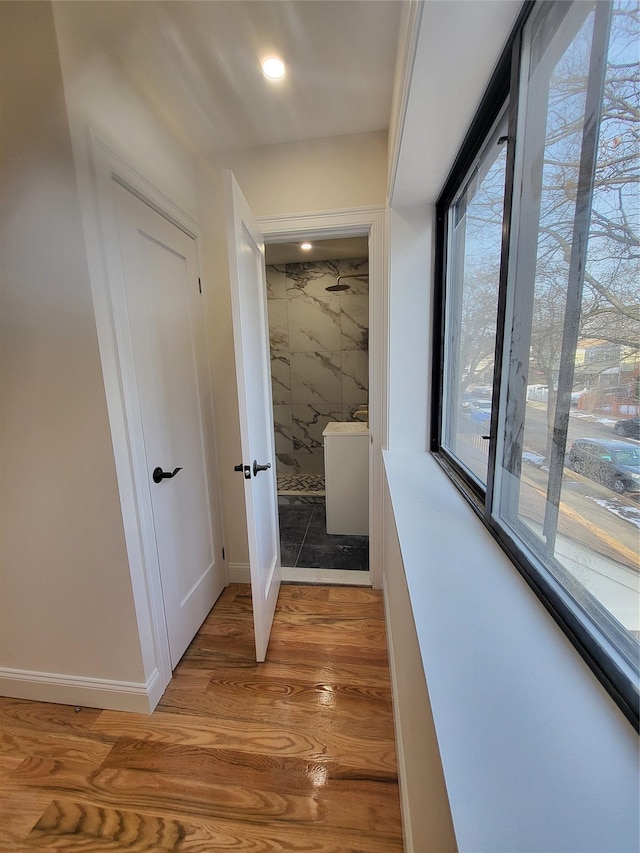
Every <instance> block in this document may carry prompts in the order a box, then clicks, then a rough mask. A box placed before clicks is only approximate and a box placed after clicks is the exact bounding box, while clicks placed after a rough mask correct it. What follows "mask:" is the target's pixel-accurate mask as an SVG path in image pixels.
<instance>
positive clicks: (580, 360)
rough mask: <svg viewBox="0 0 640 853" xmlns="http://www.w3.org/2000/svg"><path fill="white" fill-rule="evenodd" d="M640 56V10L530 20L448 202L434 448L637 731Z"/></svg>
mask: <svg viewBox="0 0 640 853" xmlns="http://www.w3.org/2000/svg"><path fill="white" fill-rule="evenodd" d="M639 43H640V0H614V2H604V0H600V1H599V2H593V1H592V2H587V0H576V2H552V0H544V2H543V0H540V2H537V3H536V4H535V5H531V6H529V7H528V8H526V9H523V12H522V16H521V18H520V20H519V22H518V24H517V26H516V29H515V31H514V33H513V34H512V39H511V43H510V48H509V52H506V53H505V54H504V55H503V57H502V58H501V60H500V62H499V64H498V67H497V70H496V73H495V74H494V76H493V78H492V80H491V82H490V84H489V88H488V89H487V93H486V95H485V98H484V99H483V103H482V105H481V107H480V110H479V112H478V115H477V116H476V118H475V119H474V123H473V125H472V128H471V131H470V133H469V135H468V136H467V139H466V140H465V143H464V145H463V148H462V150H461V151H460V153H459V155H458V158H457V160H456V163H455V165H454V168H453V170H452V174H451V177H450V178H449V180H448V181H447V183H446V185H445V187H444V188H443V191H442V195H441V197H440V200H439V201H438V204H437V227H438V269H439V270H441V273H440V282H441V287H442V291H441V296H440V298H441V299H442V302H443V310H442V312H440V313H439V316H438V322H439V323H441V324H442V328H439V327H438V325H436V326H435V328H434V340H435V344H436V345H435V350H434V363H435V365H436V369H435V370H434V381H435V383H436V385H439V390H440V396H439V400H438V402H439V404H440V408H439V409H438V415H439V417H437V418H434V420H436V421H437V422H438V429H439V432H437V433H436V434H434V436H433V437H432V440H433V445H432V446H435V447H436V448H437V450H438V458H440V459H441V460H443V462H444V463H445V467H446V470H447V471H448V472H449V473H450V475H451V476H452V478H453V479H454V481H455V482H456V483H457V484H458V486H459V487H460V488H461V489H462V491H463V492H464V493H465V494H466V495H467V497H470V498H471V501H470V502H471V504H472V506H474V507H475V508H476V510H477V511H478V513H479V514H482V517H483V520H484V522H485V524H486V525H487V527H488V528H489V529H490V530H491V532H492V533H493V535H494V536H495V537H496V539H497V540H498V541H499V542H500V543H501V545H502V546H503V548H504V549H505V550H506V551H507V552H508V553H509V555H510V556H511V557H512V559H513V561H514V563H515V565H516V566H517V567H518V568H519V569H520V571H521V572H522V573H523V574H524V575H525V576H526V578H527V580H528V581H529V582H530V583H531V585H532V586H533V588H534V589H535V590H536V592H537V594H538V595H539V597H540V598H541V600H542V601H543V602H544V603H545V605H546V606H547V607H548V608H549V610H550V612H551V613H552V614H553V615H554V617H555V618H556V619H558V621H559V622H560V624H561V625H563V627H564V628H565V630H566V631H567V634H568V636H569V637H570V638H571V640H572V642H574V644H575V645H576V647H577V648H578V649H579V651H580V652H581V654H582V655H583V657H584V658H585V660H587V661H588V662H589V663H590V665H591V666H592V667H593V669H594V671H595V672H596V673H597V675H598V677H599V678H600V679H601V681H602V683H603V684H604V685H605V687H606V688H607V689H608V690H609V691H610V692H611V695H612V696H614V698H615V699H616V701H618V703H619V705H620V707H621V708H622V709H623V710H624V712H625V714H626V715H627V716H628V717H629V719H630V720H632V721H633V722H634V724H635V725H636V726H637V725H638V723H639V716H640V713H639V691H640V684H639V682H640V644H639V639H640V559H639V554H638V550H639V549H638V544H639V533H638V531H639V529H640V132H639V131H640V113H639V110H638V105H639V104H640V64H639V51H638V46H639ZM514 86H516V87H517V88H516V89H514V88H513V87H514ZM506 97H508V99H509V101H510V103H511V107H510V108H509V111H508V115H507V107H505V106H503V101H504V99H505V98H506ZM501 109H502V112H500V110H501ZM488 127H491V128H492V129H491V130H490V131H488V132H487V128H488ZM505 142H506V144H505ZM470 163H472V165H471V167H469V164H470Z"/></svg>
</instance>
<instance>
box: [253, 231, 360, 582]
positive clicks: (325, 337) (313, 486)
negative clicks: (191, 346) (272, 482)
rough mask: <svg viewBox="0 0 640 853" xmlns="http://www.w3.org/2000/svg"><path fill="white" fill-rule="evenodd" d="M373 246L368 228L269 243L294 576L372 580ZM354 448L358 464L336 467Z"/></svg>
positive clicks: (285, 543)
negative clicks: (363, 231)
mask: <svg viewBox="0 0 640 853" xmlns="http://www.w3.org/2000/svg"><path fill="white" fill-rule="evenodd" d="M368 250H369V249H368V238H367V237H366V236H358V237H348V238H347V237H345V238H337V239H334V238H330V239H318V240H316V239H313V238H308V239H305V240H295V241H291V242H287V243H277V244H273V243H272V244H267V246H266V265H267V305H268V313H269V337H270V355H271V376H272V392H273V424H274V438H275V450H276V472H277V487H278V511H279V517H280V547H281V557H282V566H283V577H286V578H287V579H289V580H300V581H313V582H319V581H325V582H326V581H327V580H328V581H330V582H344V583H363V584H367V585H369V584H370V583H371V581H370V575H369V525H368V520H369V505H368V504H369V494H368V491H369V489H368V469H369V464H368V454H369V446H370V445H369V430H368V427H369V423H368V420H369V418H368V404H369V346H368V345H369V257H368ZM341 424H348V427H346V429H347V435H346V437H343V433H342V432H341V430H342V429H343V428H342V427H341V426H340V425H341ZM329 425H331V426H329ZM344 442H346V443H347V444H348V445H349V446H348V448H346V454H347V457H346V460H345V462H343V463H340V465H339V468H338V469H336V467H335V462H332V461H331V460H332V458H335V454H336V453H339V454H341V453H343V452H344V449H343V446H342V445H343V443H344ZM325 447H328V456H327V458H328V460H329V466H330V467H329V471H328V472H327V473H328V481H327V480H326V479H325V470H326V466H325ZM354 451H355V452H354ZM356 457H357V458H359V459H360V462H359V463H358V464H356V465H355V467H354V469H353V472H351V471H349V472H348V473H347V476H346V477H345V478H342V477H340V475H339V473H335V472H336V471H340V469H341V468H342V467H344V466H345V465H346V467H347V468H348V467H349V466H350V465H351V462H352V461H353V460H354V459H355V458H356ZM327 486H329V492H328V493H327ZM327 508H328V510H329V514H328V516H327Z"/></svg>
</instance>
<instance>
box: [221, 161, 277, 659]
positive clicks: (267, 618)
mask: <svg viewBox="0 0 640 853" xmlns="http://www.w3.org/2000/svg"><path fill="white" fill-rule="evenodd" d="M225 181H226V185H225V189H226V199H227V243H228V248H229V273H230V279H231V294H232V303H231V304H232V308H233V335H234V343H235V356H236V374H237V381H238V406H239V412H240V437H241V443H242V460H234V461H236V463H237V465H238V467H240V469H241V470H240V471H238V476H242V477H243V478H244V490H245V507H246V515H247V531H248V538H249V564H250V571H251V599H252V604H253V621H254V627H255V638H256V659H257V660H259V661H263V660H265V658H266V654H267V646H268V644H269V635H270V633H271V625H272V623H273V615H274V612H275V607H276V603H277V600H278V591H279V589H280V578H281V567H280V539H279V535H278V496H277V488H276V464H275V463H276V457H275V446H274V440H273V418H272V404H271V369H270V360H269V323H268V319H267V292H266V273H265V265H264V240H263V237H262V233H261V232H260V228H259V227H258V225H257V223H256V220H255V218H254V216H253V214H252V212H251V210H250V208H249V205H248V204H247V201H246V199H245V197H244V195H243V194H242V191H241V190H240V187H239V186H238V183H237V182H236V179H235V178H234V176H233V174H232V173H231V172H227V173H226V175H225Z"/></svg>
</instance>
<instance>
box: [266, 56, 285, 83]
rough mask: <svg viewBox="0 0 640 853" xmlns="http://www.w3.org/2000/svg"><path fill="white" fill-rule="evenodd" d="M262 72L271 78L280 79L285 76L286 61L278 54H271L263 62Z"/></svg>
mask: <svg viewBox="0 0 640 853" xmlns="http://www.w3.org/2000/svg"><path fill="white" fill-rule="evenodd" d="M262 72H263V74H264V76H265V77H268V78H269V79H270V80H279V79H280V78H281V77H284V62H283V61H282V60H281V59H280V58H279V57H277V56H269V57H268V58H267V59H265V60H264V62H263V63H262Z"/></svg>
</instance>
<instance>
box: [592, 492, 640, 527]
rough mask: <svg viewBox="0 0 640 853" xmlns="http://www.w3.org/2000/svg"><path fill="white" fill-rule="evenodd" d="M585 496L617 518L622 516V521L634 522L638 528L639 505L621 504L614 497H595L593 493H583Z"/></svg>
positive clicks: (639, 522) (639, 520)
mask: <svg viewBox="0 0 640 853" xmlns="http://www.w3.org/2000/svg"><path fill="white" fill-rule="evenodd" d="M585 498H586V499H587V500H588V501H593V503H595V504H598V506H601V507H602V508H603V509H606V510H607V512H611V513H613V515H617V516H618V518H622V519H623V520H624V521H628V522H629V523H630V524H635V526H636V527H638V528H640V506H629V504H623V503H621V502H620V501H617V500H616V499H615V498H597V497H595V496H594V495H585Z"/></svg>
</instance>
